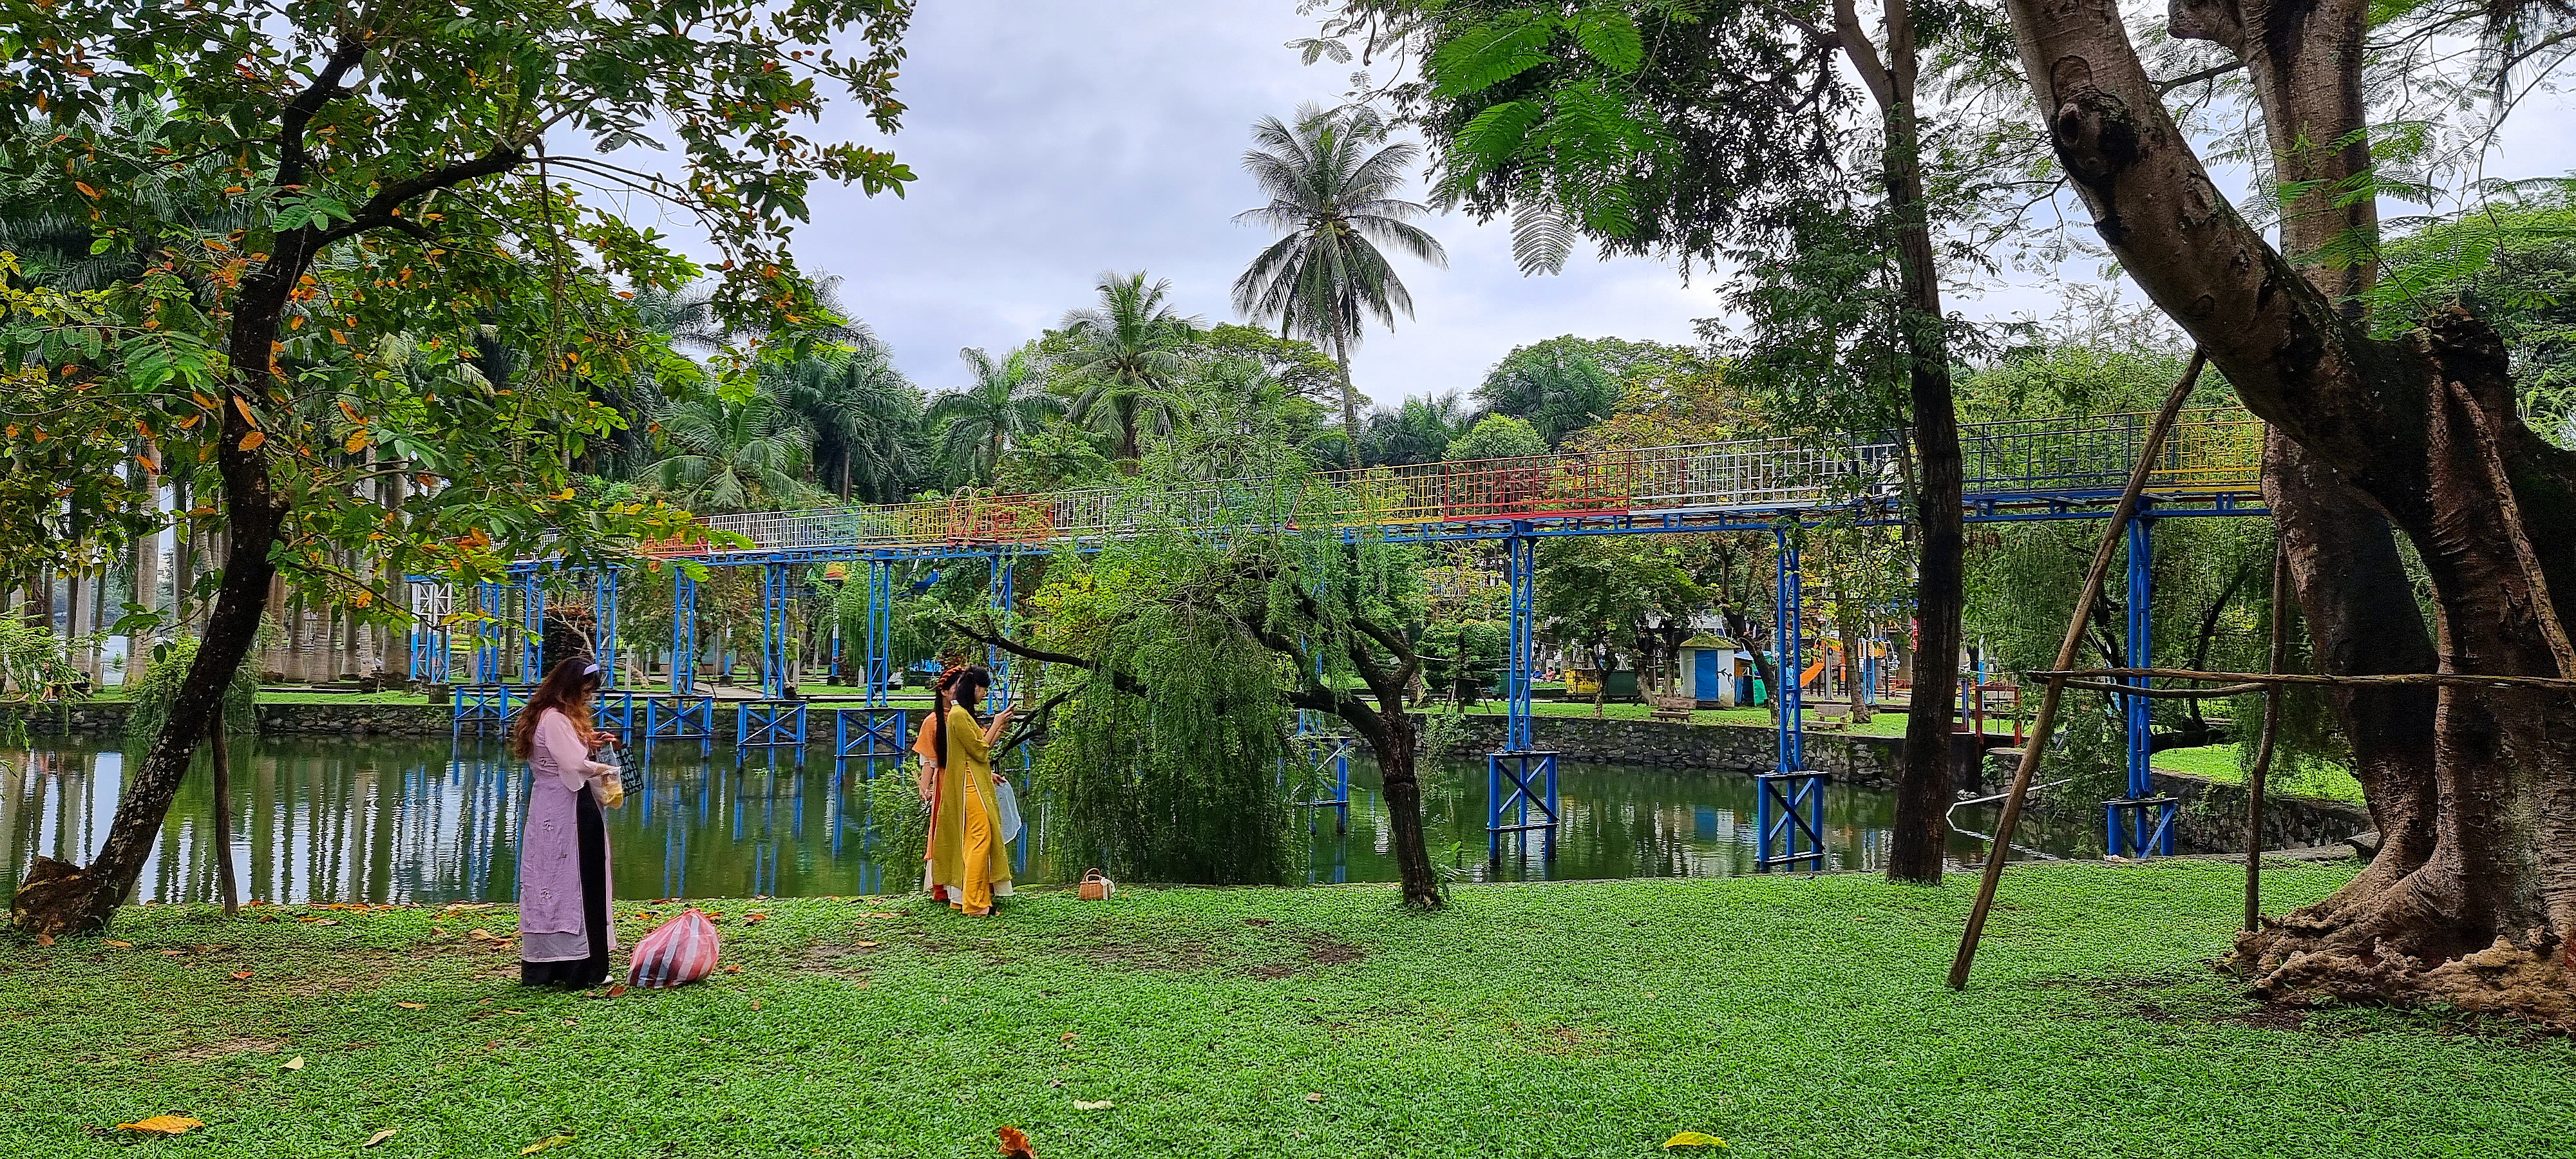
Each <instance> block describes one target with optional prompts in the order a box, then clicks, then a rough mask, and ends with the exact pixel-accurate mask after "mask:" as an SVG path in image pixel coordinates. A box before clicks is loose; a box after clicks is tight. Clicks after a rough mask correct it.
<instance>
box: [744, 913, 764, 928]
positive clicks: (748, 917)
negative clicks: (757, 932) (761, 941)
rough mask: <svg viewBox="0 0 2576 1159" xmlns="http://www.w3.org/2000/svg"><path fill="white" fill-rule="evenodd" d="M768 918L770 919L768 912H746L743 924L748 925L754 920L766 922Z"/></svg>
mask: <svg viewBox="0 0 2576 1159" xmlns="http://www.w3.org/2000/svg"><path fill="white" fill-rule="evenodd" d="M768 920H769V915H768V914H744V915H742V924H744V925H746V926H747V925H750V924H752V923H754V922H764V921H768Z"/></svg>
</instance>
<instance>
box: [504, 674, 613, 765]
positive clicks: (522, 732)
mask: <svg viewBox="0 0 2576 1159" xmlns="http://www.w3.org/2000/svg"><path fill="white" fill-rule="evenodd" d="M598 691H599V662H598V661H596V660H593V659H591V658H590V657H589V656H586V655H584V656H567V657H565V658H564V659H563V660H562V662H560V663H558V664H556V665H555V667H554V671H552V672H548V673H546V678H545V681H544V682H543V683H540V684H538V685H537V689H536V691H534V692H531V693H529V694H528V706H527V707H526V708H523V709H520V710H519V719H518V720H516V721H513V722H511V724H510V755H511V756H514V757H517V758H519V759H520V760H523V761H524V760H526V759H528V756H529V754H531V753H534V752H535V751H536V748H537V720H538V718H540V717H542V716H544V715H545V714H546V710H547V709H549V708H551V709H555V710H557V711H559V712H561V713H563V714H564V716H565V717H567V718H568V719H570V720H571V721H572V723H573V727H574V728H577V729H580V730H581V734H582V736H583V737H585V738H587V737H589V735H590V732H591V727H590V724H591V717H590V698H591V696H592V694H594V693H596V692H598Z"/></svg>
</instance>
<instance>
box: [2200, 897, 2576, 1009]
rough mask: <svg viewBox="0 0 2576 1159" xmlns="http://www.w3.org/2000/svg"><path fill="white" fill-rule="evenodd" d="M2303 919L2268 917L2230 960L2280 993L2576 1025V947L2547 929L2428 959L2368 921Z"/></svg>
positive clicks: (2272, 993) (2261, 987) (2261, 988)
mask: <svg viewBox="0 0 2576 1159" xmlns="http://www.w3.org/2000/svg"><path fill="white" fill-rule="evenodd" d="M2296 917H2297V915H2292V919H2295V918H2296ZM2305 924H2306V923H2295V921H2294V920H2293V921H2291V922H2280V923H2275V922H2266V923H2265V924H2264V928H2263V929H2260V930H2252V931H2247V932H2245V933H2242V934H2238V935H2237V938H2236V952H2235V954H2234V955H2233V956H2232V957H2231V958H2230V959H2229V961H2228V963H2227V964H2228V965H2229V966H2230V967H2231V968H2233V969H2235V970H2236V971H2237V972H2239V973H2241V974H2244V975H2247V976H2250V977H2251V978H2252V979H2253V982H2254V989H2255V991H2256V992H2257V993H2260V994H2262V995H2263V996H2264V997H2266V998H2270V999H2274V1000H2280V999H2286V998H2294V997H2296V998H2307V999H2310V1000H2315V999H2331V1000H2334V1001H2338V1002H2362V1003H2386V1004H2388V1005H2392V1006H2447V1007H2449V1008H2451V1009H2454V1010H2459V1011H2463V1012H2466V1013H2471V1014H2491V1015H2502V1016H2506V1017H2511V1018H2519V1019H2524V1020H2527V1021H2530V1022H2535V1023H2539V1024H2541V1025H2543V1026H2547V1027H2549V1028H2551V1029H2553V1030H2558V1031H2562V1032H2568V1033H2576V947H2571V946H2570V945H2569V943H2567V942H2566V941H2565V940H2564V939H2561V938H2560V937H2558V936H2557V935H2556V934H2553V933H2551V932H2549V931H2548V930H2546V929H2540V928H2534V929H2531V930H2527V931H2525V932H2524V934H2523V935H2522V936H2521V937H2520V938H2515V937H2513V936H2510V935H2505V934H2499V935H2497V936H2496V938H2495V941H2494V943H2493V944H2491V945H2489V946H2488V947H2486V948H2485V949H2482V950H2478V951H2475V952H2473V953H2466V954H2460V955H2457V956H2454V957H2448V958H2436V959H2430V964H2429V965H2428V964H2427V963H2428V958H2427V957H2422V956H2417V955H2414V954H2409V953H2406V952H2405V951H2404V950H2403V949H2401V948H2399V946H2398V945H2397V944H2396V942H2395V940H2394V939H2390V938H2380V937H2372V936H2368V934H2367V933H2366V932H2365V930H2366V927H2365V926H2363V925H2359V924H2356V925H2344V926H2339V927H2334V928H2330V929H2324V930H2319V929H2315V928H2313V927H2310V928H2305V929H2302V928H2297V927H2298V926H2299V925H2305Z"/></svg>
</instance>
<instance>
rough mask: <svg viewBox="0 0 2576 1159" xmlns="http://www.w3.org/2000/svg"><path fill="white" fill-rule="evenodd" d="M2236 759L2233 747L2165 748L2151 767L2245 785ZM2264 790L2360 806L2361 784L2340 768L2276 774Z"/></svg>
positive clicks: (2241, 769) (2322, 768)
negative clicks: (2346, 802)
mask: <svg viewBox="0 0 2576 1159" xmlns="http://www.w3.org/2000/svg"><path fill="white" fill-rule="evenodd" d="M2239 760H2240V758H2239V757H2238V755H2237V746H2236V745H2233V744H2221V745H2207V746H2204V747H2201V748H2196V749H2166V750H2165V751H2163V752H2160V753H2157V754H2156V755H2155V758H2154V764H2155V767H2157V768H2159V769H2171V770H2173V771H2175V772H2177V773H2189V774H2191V775H2192V776H2195V777H2200V778H2202V779H2204V780H2211V781H2217V782H2219V783H2220V784H2225V785H2242V784H2244V783H2245V770H2244V768H2243V766H2242V765H2241V764H2240V763H2239ZM2266 791H2267V792H2269V793H2271V794H2274V795H2277V796H2283V797H2308V798H2313V799H2317V800H2325V801H2348V802H2351V803H2352V804H2355V805H2358V804H2361V803H2362V800H2361V782H2360V781H2357V780H2354V779H2353V775H2352V770H2351V769H2347V768H2344V767H2342V766H2340V765H2322V766H2318V767H2315V768H2308V769H2302V770H2300V771H2298V772H2295V773H2286V774H2285V773H2280V772H2278V771H2276V772H2275V774H2274V775H2273V776H2272V777H2271V778H2270V784H2269V785H2268V786H2267V787H2266Z"/></svg>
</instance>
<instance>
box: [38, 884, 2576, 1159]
mask: <svg viewBox="0 0 2576 1159" xmlns="http://www.w3.org/2000/svg"><path fill="white" fill-rule="evenodd" d="M2352 872H2353V869H2352V866H2351V864H2350V863H2343V864H2338V865H2327V866H2317V865H2300V864H2289V863H2284V864H2281V865H2280V866H2279V867H2278V868H2275V869H2272V870H2271V871H2270V872H2269V873H2267V875H2266V878H2265V880H2266V881H2267V883H2269V887H2270V889H2271V891H2272V893H2271V900H2272V904H2273V906H2274V907H2275V908H2279V907H2285V906H2288V905H2292V904H2295V903H2299V902H2303V901H2308V900H2313V899H2315V898H2319V897H2322V896H2324V895H2325V894H2326V893H2327V892H2329V891H2331V890H2332V889H2334V888H2335V887H2336V886H2337V885H2339V884H2340V883H2341V882H2343V881H2345V880H2347V879H2348V878H2349V876H2350V875H2351V873H2352ZM2240 882H2241V878H2240V876H2239V872H2238V871H2236V870H2233V869H2231V868H2230V867H2228V866H2225V865H2222V864H2217V863H2213V862H2200V861H2177V862H2166V863H2161V864H2157V865H2154V866H2152V867H2143V868H2139V867H2107V866H2101V865H2060V866H2049V867H2016V868H2015V869H2014V871H2013V872H2012V874H2011V875H2010V876H2009V877H2008V878H2007V879H2006V882H2005V887H2004V891H2003V894H2002V899H2001V903H2000V906H1999V908H1998V910H1997V912H1996V914H1995V917H1994V920H1993V922H1992V923H1991V925H1990V926H1989V933H1988V938H1989V941H1988V945H1987V949H1986V952H1985V954H1984V956H1983V957H1982V958H1981V960H1980V962H1979V969H1978V974H1977V977H1976V981H1975V983H1974V985H1972V986H1971V987H1970V988H1969V989H1968V990H1967V991H1966V992H1965V993H1963V994H1954V993H1952V992H1950V991H1949V990H1947V989H1944V988H1943V987H1942V985H1941V974H1942V971H1943V969H1944V967H1945V966H1946V964H1947V961H1948V958H1949V953H1950V950H1951V947H1952V944H1953V940H1954V939H1955V937H1956V936H1957V932H1958V928H1959V924H1960V921H1961V918H1962V914H1963V911H1964V909H1965V906H1966V903H1967V901H1968V899H1969V896H1970V894H1971V892H1972V888H1973V882H1972V880H1971V879H1969V878H1967V877H1964V876H1960V877H1954V878H1953V879H1952V881H1951V883H1950V884H1949V885H1948V886H1947V887H1945V888H1942V889H1939V890H1925V889H1917V888H1900V887H1893V886H1890V885H1887V884H1886V883H1884V882H1883V881H1881V880H1878V879H1876V878H1874V877H1871V876H1866V875H1858V874H1853V875H1841V876H1832V877H1823V878H1806V879H1802V878H1791V877H1773V878H1760V879H1741V880H1731V881H1683V880H1641V881H1627V882H1609V883H1565V884H1548V885H1523V886H1464V887H1459V888H1458V889H1456V890H1455V895H1454V896H1455V904H1454V905H1453V906H1452V907H1451V908H1450V909H1449V910H1448V911H1447V912H1444V913H1439V914H1433V915H1417V914H1411V913H1406V912H1403V911H1400V910H1399V909H1397V908H1396V907H1395V906H1393V905H1392V904H1391V902H1392V897H1393V895H1392V891H1391V890H1390V889H1389V888H1388V887H1385V886H1368V887H1349V888H1317V889H1304V890H1258V889H1238V890H1182V889H1173V890H1150V889H1128V890H1121V891H1120V892H1119V893H1118V895H1117V896H1116V897H1115V898H1114V899H1113V900H1111V901H1109V902H1105V903H1085V902H1080V901H1077V900H1075V899H1074V898H1072V897H1071V896H1070V895H1068V894H1064V893H1047V894H1040V895H1033V896H1029V897H1024V898H1022V899H1019V900H1018V901H1016V902H1012V903H1007V908H1006V911H1005V914H1004V916H1003V917H1001V918H1000V919H998V920H993V921H978V920H975V919H969V918H965V917H961V916H958V915H955V914H952V913H949V912H947V911H945V910H940V909H936V908H933V907H931V906H929V905H927V904H926V903H924V902H922V901H920V900H918V899H906V900H898V899H857V900H848V901H842V900H828V899H815V900H803V901H765V902H743V901H729V902H713V903H705V904H706V905H707V906H708V908H710V909H713V910H717V911H721V912H722V914H723V915H725V916H724V922H723V925H722V929H723V931H724V936H725V939H726V941H725V961H726V962H728V963H730V964H732V965H735V966H739V967H740V968H741V972H740V973H738V974H735V973H720V974H718V975H717V976H716V977H715V978H714V979H713V980H712V981H711V982H710V983H708V984H704V985H698V986H692V987H688V988H685V989H682V990H678V991H671V992H661V993H643V992H633V993H626V994H623V995H621V996H618V997H615V998H600V997H588V996H579V995H563V994H554V993H539V992H531V991H527V990H523V989H521V988H519V987H518V986H517V985H516V983H515V981H514V979H515V976H516V969H517V966H516V960H515V953H514V951H513V950H512V949H511V948H510V947H509V946H508V945H507V944H506V943H505V944H499V945H496V944H495V943H493V942H490V941H486V940H481V939H478V938H476V937H474V936H473V935H474V931H476V930H478V929H480V930H488V931H491V932H492V933H493V934H496V935H499V936H500V937H503V938H505V939H506V938H507V936H508V935H509V934H510V933H511V932H512V926H511V915H510V911H509V910H508V909H507V908H494V909H485V910H470V911H439V910H429V909H392V910H382V911H376V912H370V913H356V912H350V911H342V910H332V911H324V910H292V909H289V910H281V911H270V912H271V913H272V914H274V915H275V916H276V917H277V918H279V919H280V920H275V921H272V922H251V923H231V924H227V923H223V922H220V921H218V920H215V919H212V918H210V917H209V915H208V914H207V913H205V912H204V911H203V910H200V909H194V908H159V907H156V908H152V909H149V910H142V911H129V914H128V916H126V917H125V918H124V919H123V920H121V921H120V923H119V925H118V927H117V930H116V932H115V936H116V937H117V938H119V939H121V940H123V941H127V942H130V943H131V945H130V946H117V945H110V944H107V943H105V942H102V941H98V940H88V939H81V940H65V941H64V942H62V943H60V944H57V945H55V946H52V947H50V948H37V947H35V946H33V945H29V944H25V943H17V944H10V945H6V946H0V1109H5V1111H6V1114H5V1115H0V1154H9V1155H30V1156H35V1155H42V1156H47V1157H54V1156H78V1155H127V1154H141V1153H150V1154H164V1155H221V1156H271V1155H274V1156H313V1155H359V1154H364V1155H369V1156H377V1155H382V1156H430V1155H441V1156H445V1155H469V1156H486V1155H488V1156H508V1155H513V1154H516V1153H518V1152H519V1150H520V1149H521V1148H523V1147H527V1146H529V1145H531V1144H534V1143H536V1142H539V1141H541V1140H544V1139H547V1138H549V1137H552V1136H558V1135H562V1136H569V1137H570V1141H569V1142H565V1143H561V1144H559V1145H557V1146H556V1147H554V1148H552V1149H550V1150H548V1151H546V1152H544V1153H545V1154H547V1155H550V1156H636V1155H647V1156H659V1155H671V1156H737V1155H739V1156H769V1155H775V1156H809V1155H818V1154H819V1155H859V1156H887V1157H893V1156H923V1157H942V1159H946V1157H958V1159H963V1157H967V1156H991V1155H993V1154H995V1147H994V1144H993V1131H994V1128H996V1127H998V1126H1004V1125H1009V1126H1015V1127H1018V1128H1020V1129H1022V1130H1024V1131H1026V1132H1028V1134H1029V1135H1030V1136H1031V1137H1032V1138H1033V1139H1034V1140H1035V1142H1036V1146H1037V1151H1038V1154H1040V1155H1043V1156H1047V1157H1048V1159H1069V1157H1076V1156H1101V1157H1137V1156H1190V1157H1197V1156H1240V1157H1244V1159H1253V1157H1261V1159H1268V1157H1274V1156H1313V1157H1317V1159H1344V1157H1353V1156H1367V1157H1374V1156H1497V1157H1521V1156H1555V1157H1591V1156H1601V1157H1621V1159H1627V1157H1638V1159H1642V1157H1644V1156H1650V1155H1655V1154H1658V1153H1659V1152H1658V1150H1657V1146H1658V1144H1660V1143H1661V1142H1662V1141H1663V1140H1664V1139H1666V1138H1668V1137H1670V1136H1671V1135H1672V1134H1673V1133H1674V1132H1677V1131H1681V1130H1699V1131H1706V1132H1709V1133H1712V1134H1714V1135H1717V1136H1719V1137H1721V1138H1724V1139H1726V1140H1727V1141H1728V1143H1729V1147H1728V1149H1727V1150H1726V1151H1724V1152H1721V1153H1722V1154H1726V1155H1734V1156H1748V1157H1752V1156H1758V1157H1762V1159H1779V1157H1789V1156H1812V1157H1820V1159H1821V1157H1826V1156H1833V1157H1846V1156H1887V1155H2019V1156H2047V1157H2051V1159H2061V1157H2084V1156H2101V1157H2105V1159H2111V1157H2117V1159H2136V1157H2141V1156H2173V1157H2177V1159H2180V1157H2192V1159H2201V1157H2208V1156H2230V1157H2233V1156H2280V1157H2283V1159H2317V1157H2321V1156H2399V1155H2404V1156H2426V1155H2445V1156H2450V1155H2497V1156H2516V1157H2521V1156H2529V1155H2536V1154H2547V1153H2554V1152H2555V1151H2556V1148H2559V1147H2562V1146H2564V1145H2565V1139H2566V1135H2565V1131H2566V1128H2567V1123H2568V1117H2567V1116H2568V1113H2569V1108H2570V1107H2571V1106H2576V1047H2571V1045H2570V1043H2568V1042H2567V1041H2566V1040H2563V1039H2540V1038H2535V1037H2531V1036H2528V1035H2525V1034H2522V1033H2519V1032H2518V1031H2516V1030H2515V1029H2514V1028H2511V1027H2501V1028H2499V1027H2493V1026H2480V1025H2467V1024H2457V1023H2454V1024H2448V1025H2446V1024H2443V1023H2441V1022H2439V1021H2437V1020H2436V1019H2435V1018H2434V1016H2431V1015H2409V1014H2400V1013H2393V1012H2385V1011H2373V1010H2347V1009H2333V1010H2316V1011H2309V1010H2304V1009H2299V1010H2290V1009H2281V1008H2266V1007H2262V1006H2259V1005H2257V1004H2255V1003H2253V1002H2250V1001H2248V1000H2246V999H2245V998H2244V997H2243V996H2241V994H2240V993H2239V992H2238V991H2237V990H2236V989H2235V988H2234V987H2233V986H2231V985H2230V984H2229V983H2228V982H2227V981H2226V980H2225V979H2223V978H2222V977H2220V976H2218V975H2216V974H2214V973H2212V972H2211V971H2210V970H2209V968H2208V967H2207V966H2205V965H2204V964H2203V963H2204V961H2205V960H2206V959H2208V958H2209V957H2210V956H2212V955H2214V954H2216V953H2218V952H2219V951H2220V950H2222V949H2223V948H2224V947H2225V945H2226V944H2227V939H2228V934H2229V931H2230V929H2231V927H2232V925H2233V916H2232V915H2233V914H2234V913H2235V912H2236V909H2237V905H2238V900H2237V899H2238V897H2239V893H2238V890H2239V888H2240ZM675 908H676V907H673V906H652V907H647V906H641V905H638V904H636V903H633V902H628V903H625V904H622V905H620V906H619V913H620V916H621V918H625V919H628V920H627V921H626V922H625V925H626V927H627V929H626V934H625V936H626V937H627V938H629V939H631V938H632V937H633V936H634V935H635V934H636V933H637V932H639V930H640V923H638V922H636V921H634V920H632V919H633V918H634V915H636V914H638V913H640V912H644V911H647V910H649V911H650V912H653V913H660V914H668V913H670V912H673V910H674V909H675ZM754 912H757V913H761V914H763V915H765V920H762V921H760V922H758V923H757V924H749V925H747V924H745V923H746V921H747V920H748V917H749V915H750V914H751V913H754ZM306 918H320V919H326V920H329V921H331V922H334V923H336V924H332V925H327V926H326V925H322V924H320V923H319V922H316V921H307V920H303V919H306ZM244 975H247V976H244ZM295 1059H302V1060H304V1063H303V1065H302V1066H301V1067H300V1068H298V1069H288V1064H289V1063H290V1062H291V1061H292V1060H295ZM1078 1104H1093V1105H1092V1106H1090V1107H1089V1108H1088V1109H1086V1108H1085V1107H1083V1106H1080V1105H1078ZM1099 1104H1111V1105H1099ZM164 1113H169V1114H180V1115H187V1116H191V1117H194V1118H198V1119H202V1120H204V1121H205V1122H206V1124H207V1126H206V1127H205V1128H204V1129H202V1130H199V1131H196V1132H194V1133H191V1134H188V1135H184V1136H180V1137H177V1138H170V1139H158V1140H138V1139H134V1138H130V1137H127V1136H126V1135H125V1134H124V1133H122V1132H119V1131H117V1130H115V1129H114V1128H113V1124H116V1123H120V1122H127V1121H132V1120H136V1119H140V1118H143V1117H145V1116H150V1115H156V1114H164ZM388 1128H390V1129H393V1130H394V1131H396V1133H395V1134H394V1135H392V1136H391V1137H390V1138H388V1139H387V1140H386V1141H384V1142H383V1143H382V1144H381V1145H380V1146H377V1147H375V1148H374V1149H372V1150H367V1151H360V1150H359V1149H358V1148H359V1145H360V1144H361V1143H362V1142H363V1141H364V1140H366V1139H367V1138H368V1137H369V1136H371V1135H373V1134H374V1133H376V1132H378V1131H380V1130H385V1129H388Z"/></svg>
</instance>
